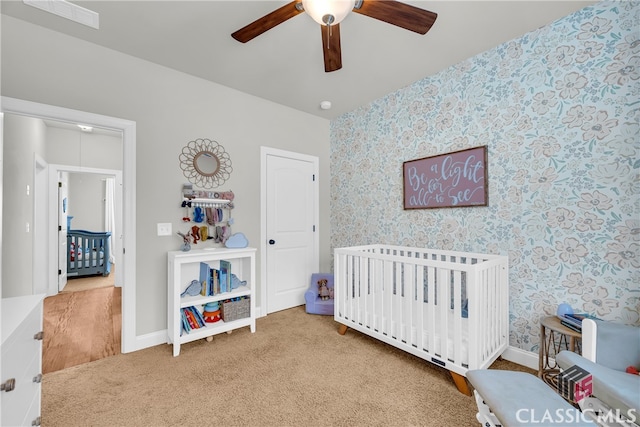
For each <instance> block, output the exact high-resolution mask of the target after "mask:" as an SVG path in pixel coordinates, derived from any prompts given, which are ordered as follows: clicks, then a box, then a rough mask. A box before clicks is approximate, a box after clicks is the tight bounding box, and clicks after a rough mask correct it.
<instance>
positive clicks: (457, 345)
mask: <svg viewBox="0 0 640 427" xmlns="http://www.w3.org/2000/svg"><path fill="white" fill-rule="evenodd" d="M507 270H508V260H507V257H505V256H499V255H488V254H476V253H464V252H453V251H441V250H431V249H422V248H407V247H399V246H385V245H371V246H358V247H351V248H339V249H336V250H335V268H334V278H335V290H334V292H335V302H334V304H335V312H334V318H335V320H336V321H337V322H339V323H342V324H344V325H346V326H348V327H351V328H353V329H356V330H358V331H360V332H362V333H365V334H367V335H370V336H373V337H375V338H377V339H380V340H381V341H383V342H386V343H388V344H390V345H393V346H395V347H398V348H400V349H402V350H405V351H407V352H409V353H411V354H414V355H416V356H418V357H421V358H423V359H425V360H427V361H429V362H432V363H435V364H437V365H440V366H443V367H445V368H447V369H449V370H450V371H452V372H456V373H458V374H460V375H464V374H465V373H466V371H467V370H468V369H482V368H486V367H488V366H489V365H490V364H491V363H493V361H495V359H496V358H497V357H498V356H499V355H500V354H502V352H503V351H504V350H505V349H506V347H507V345H508V335H509V325H508V275H507Z"/></svg>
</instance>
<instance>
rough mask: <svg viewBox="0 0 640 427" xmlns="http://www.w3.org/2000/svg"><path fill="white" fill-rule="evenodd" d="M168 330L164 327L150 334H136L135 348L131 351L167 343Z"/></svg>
mask: <svg viewBox="0 0 640 427" xmlns="http://www.w3.org/2000/svg"><path fill="white" fill-rule="evenodd" d="M167 336H168V332H167V330H166V329H164V330H162V331H157V332H152V333H150V334H145V335H138V336H136V342H135V348H134V349H132V350H131V352H134V351H138V350H144V349H145V348H149V347H154V346H156V345H160V344H166V343H167Z"/></svg>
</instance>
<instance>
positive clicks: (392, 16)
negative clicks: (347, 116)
mask: <svg viewBox="0 0 640 427" xmlns="http://www.w3.org/2000/svg"><path fill="white" fill-rule="evenodd" d="M351 11H353V12H356V13H359V14H361V15H365V16H368V17H370V18H374V19H377V20H380V21H384V22H386V23H389V24H392V25H395V26H398V27H400V28H404V29H406V30H409V31H413V32H416V33H418V34H426V33H427V31H429V29H430V28H431V26H432V25H433V24H434V22H435V21H436V18H437V17H438V14H436V13H434V12H430V11H428V10H424V9H420V8H417V7H415V6H411V5H408V4H406V3H401V2H399V1H395V0H294V1H292V2H290V3H287V4H285V5H284V6H282V7H280V8H279V9H276V10H274V11H273V12H271V13H269V14H267V15H265V16H263V17H262V18H259V19H257V20H256V21H254V22H252V23H251V24H249V25H247V26H245V27H243V28H241V29H239V30H238V31H236V32H235V33H233V34H231V37H233V38H234V39H236V40H238V41H239V42H242V43H246V42H248V41H249V40H252V39H254V38H255V37H257V36H259V35H260V34H262V33H265V32H267V31H268V30H270V29H272V28H273V27H275V26H276V25H279V24H282V23H283V22H285V21H286V20H288V19H290V18H293V17H294V16H296V15H298V14H300V13H302V12H307V14H309V16H311V17H312V18H313V20H314V21H316V22H317V23H319V24H320V26H321V29H322V47H323V49H322V51H323V53H324V70H325V71H326V72H331V71H336V70H339V69H340V68H342V54H341V51H340V22H341V21H342V20H343V19H344V18H345V17H346V16H347V15H348V14H349V13H350V12H351Z"/></svg>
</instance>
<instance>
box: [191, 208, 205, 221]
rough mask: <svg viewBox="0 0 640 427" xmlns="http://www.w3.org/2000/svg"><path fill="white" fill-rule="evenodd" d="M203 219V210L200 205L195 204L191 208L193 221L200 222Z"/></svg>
mask: <svg viewBox="0 0 640 427" xmlns="http://www.w3.org/2000/svg"><path fill="white" fill-rule="evenodd" d="M202 221H204V211H203V210H202V208H201V207H200V206H197V207H196V208H195V209H194V210H193V222H202Z"/></svg>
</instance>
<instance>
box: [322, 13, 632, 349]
mask: <svg viewBox="0 0 640 427" xmlns="http://www.w3.org/2000/svg"><path fill="white" fill-rule="evenodd" d="M638 22H640V3H639V2H603V3H598V4H596V5H594V6H591V7H588V8H586V9H583V10H581V11H578V12H577V13H575V14H572V15H570V16H568V17H566V18H563V19H561V20H558V21H556V22H554V23H552V24H550V25H548V26H545V27H543V28H540V29H538V30H536V31H533V32H531V33H528V34H526V35H525V36H523V37H521V38H519V39H516V40H513V41H510V42H507V43H505V44H502V45H500V46H498V47H496V48H494V49H492V50H489V51H487V52H484V53H482V54H480V55H478V56H476V57H473V58H471V59H469V60H466V61H464V62H462V63H459V64H457V65H455V66H453V67H450V68H448V69H446V70H444V71H442V72H440V73H438V74H437V75H434V76H431V77H427V78H425V79H423V80H420V81H418V82H416V83H414V84H412V85H411V86H409V87H406V88H404V89H401V90H398V91H396V92H394V93H391V94H389V95H387V96H385V97H384V98H381V99H379V100H377V101H375V102H373V103H371V104H369V105H365V106H363V107H360V108H359V109H357V110H355V111H353V112H350V113H347V114H344V115H342V116H340V117H339V118H337V119H336V120H334V121H332V123H331V212H332V220H331V243H332V246H333V247H334V248H335V247H343V246H353V245H361V244H372V243H383V244H399V245H405V246H419V247H432V248H438V249H448V250H456V251H472V252H482V253H494V254H505V255H508V256H509V279H510V345H511V346H514V347H518V348H521V349H523V350H527V351H532V352H536V351H537V349H538V344H539V329H540V328H539V319H540V317H541V316H544V315H549V314H555V312H556V308H557V306H558V304H560V303H562V302H567V303H569V304H570V305H571V306H572V307H573V308H574V310H576V311H579V312H583V311H584V312H588V313H592V314H594V315H596V316H598V317H600V318H603V319H607V320H612V321H616V322H620V323H626V324H635V325H639V324H640V313H639V311H640V310H639V308H640V178H639V171H640V128H639V125H638V122H639V118H640V116H639V107H640V31H639V25H638ZM480 145H487V146H488V160H489V163H488V171H489V206H488V207H471V208H457V209H427V210H407V211H405V210H403V208H402V206H403V203H402V162H403V161H406V160H412V159H417V158H421V157H426V156H432V155H435V154H441V153H446V152H450V151H456V150H461V149H464V148H470V147H476V146H480Z"/></svg>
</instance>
